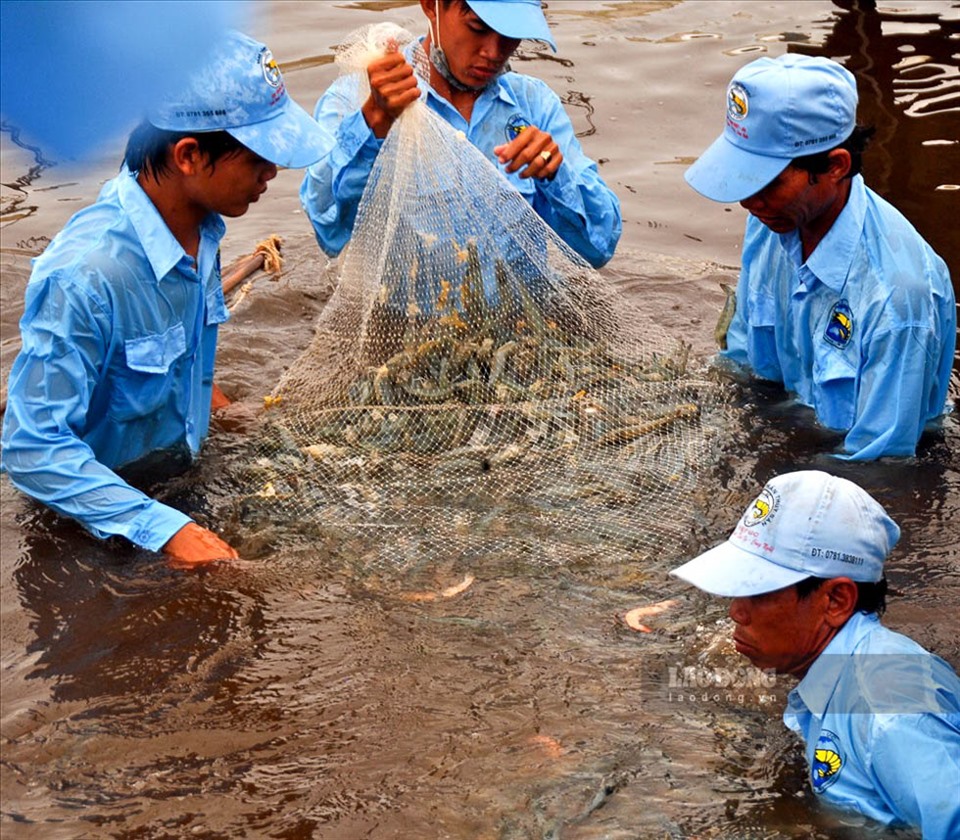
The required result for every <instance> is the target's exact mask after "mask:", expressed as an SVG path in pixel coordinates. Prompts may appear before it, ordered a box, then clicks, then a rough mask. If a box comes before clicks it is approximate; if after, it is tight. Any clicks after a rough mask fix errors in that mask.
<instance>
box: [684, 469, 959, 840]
mask: <svg viewBox="0 0 960 840" xmlns="http://www.w3.org/2000/svg"><path fill="white" fill-rule="evenodd" d="M899 537H900V529H899V528H898V527H897V525H896V523H895V522H894V521H893V520H892V519H890V517H889V516H887V514H886V512H885V511H884V509H883V508H882V507H881V506H880V505H879V504H878V503H877V502H876V501H875V500H874V499H873V498H872V497H871V496H870V495H869V494H868V493H866V492H865V491H864V490H862V489H861V488H860V487H858V486H857V485H856V484H854V483H853V482H851V481H847V480H846V479H843V478H837V477H834V476H830V475H828V474H827V473H824V472H820V471H817V470H807V471H800V472H794V473H787V474H785V475H781V476H777V477H776V478H773V479H771V480H770V481H769V482H768V483H767V485H766V486H765V487H764V488H763V490H762V491H761V493H760V495H759V496H758V497H757V498H756V500H755V501H754V502H753V503H752V504H751V505H750V506H749V507H748V508H747V509H746V511H744V514H743V516H742V517H741V519H740V522H739V523H738V525H737V527H736V529H735V530H734V531H733V533H732V534H731V535H730V538H729V539H728V540H727V541H726V542H724V543H722V544H721V545H718V546H716V547H715V548H712V549H710V550H709V551H707V552H705V553H704V554H701V555H700V556H699V557H696V558H694V559H693V560H691V561H690V562H689V563H686V564H684V565H683V566H680V567H679V568H677V569H674V570H673V571H672V572H671V574H672V575H675V576H676V577H678V578H680V579H681V580H684V581H686V582H687V583H692V584H693V585H694V586H696V587H698V588H700V589H703V590H705V591H706V592H709V593H711V594H712V595H720V596H723V597H728V598H732V599H733V600H732V601H731V602H730V618H731V619H733V622H734V624H735V625H736V629H735V630H734V633H733V640H734V643H735V645H736V648H737V650H738V651H739V652H740V653H741V654H743V655H744V656H746V657H747V658H748V659H749V660H750V661H751V662H752V663H753V664H754V665H755V666H756V667H757V668H761V669H773V670H775V671H776V672H777V673H780V674H791V675H793V676H795V677H798V678H799V679H800V683H799V684H798V685H797V686H796V688H794V689H793V690H792V691H791V692H790V695H789V698H788V701H787V709H786V711H785V712H784V715H783V720H784V723H785V724H786V725H787V726H788V727H789V728H790V729H792V730H794V731H795V732H797V733H798V734H799V735H800V736H801V737H802V738H803V739H804V741H805V743H806V755H807V762H808V764H809V767H810V784H811V786H812V788H813V792H814V793H815V794H816V795H817V796H819V797H821V798H822V799H823V800H824V801H825V802H829V803H830V804H832V805H834V806H836V807H838V808H841V809H846V810H852V811H856V812H858V813H862V814H864V815H866V816H868V817H870V818H872V819H874V820H878V821H880V822H882V823H884V824H887V825H898V824H907V825H911V826H916V827H918V828H921V829H922V831H923V837H924V840H949V838H956V837H960V795H958V794H960V679H958V678H957V675H956V673H955V672H954V671H953V670H952V669H951V668H950V666H949V665H948V664H947V663H946V662H944V661H943V660H942V659H940V658H939V657H936V656H934V655H932V654H930V653H928V652H927V651H926V650H924V649H923V648H922V647H920V645H918V644H917V643H916V642H914V641H912V640H911V639H908V638H907V637H906V636H903V635H901V634H899V633H894V632H892V631H891V630H888V629H887V628H885V627H884V626H883V625H881V624H880V619H879V615H880V614H881V613H882V612H883V610H884V607H885V593H886V588H887V586H886V579H885V578H884V575H883V564H884V561H885V559H886V557H887V555H888V554H889V553H890V550H891V549H892V548H893V546H894V545H896V542H897V540H898V539H899Z"/></svg>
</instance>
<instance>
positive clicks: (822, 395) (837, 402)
mask: <svg viewBox="0 0 960 840" xmlns="http://www.w3.org/2000/svg"><path fill="white" fill-rule="evenodd" d="M813 384H814V395H813V396H814V410H815V411H816V412H817V419H818V420H819V421H820V423H821V424H822V425H824V426H826V427H827V428H828V429H835V430H838V431H847V430H849V429H850V428H851V427H852V426H853V422H854V420H855V419H856V415H857V368H856V366H855V365H854V364H853V363H852V362H851V361H850V360H849V359H848V358H847V357H846V355H845V354H843V353H841V352H840V351H837V350H834V349H833V348H832V347H831V348H829V349H825V350H824V351H821V353H819V354H818V356H817V360H816V363H815V364H814V368H813Z"/></svg>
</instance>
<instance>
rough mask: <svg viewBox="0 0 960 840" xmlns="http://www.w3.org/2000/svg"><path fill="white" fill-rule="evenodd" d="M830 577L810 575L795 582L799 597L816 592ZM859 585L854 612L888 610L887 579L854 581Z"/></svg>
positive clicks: (879, 612)
mask: <svg viewBox="0 0 960 840" xmlns="http://www.w3.org/2000/svg"><path fill="white" fill-rule="evenodd" d="M828 580H829V578H821V577H808V578H804V579H803V580H801V581H800V582H799V583H797V584H794V585H795V586H796V587H797V597H798V598H799V599H800V600H803V599H804V598H806V597H808V596H809V595H810V594H811V593H813V592H816V591H817V590H818V589H819V588H820V587H821V586H823V584H825V583H826V582H827V581H828ZM854 584H856V587H857V603H856V605H855V606H854V608H853V611H854V612H863V613H876V614H877V615H883V614H884V612H886V610H887V579H886V578H885V577H882V578H880V580H878V581H877V582H876V583H864V582H862V581H856V580H855V581H854Z"/></svg>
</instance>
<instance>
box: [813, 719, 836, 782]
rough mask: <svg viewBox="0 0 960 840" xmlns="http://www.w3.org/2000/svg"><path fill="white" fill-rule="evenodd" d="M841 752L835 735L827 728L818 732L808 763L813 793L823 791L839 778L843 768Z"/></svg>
mask: <svg viewBox="0 0 960 840" xmlns="http://www.w3.org/2000/svg"><path fill="white" fill-rule="evenodd" d="M843 761H844V758H843V752H842V751H841V749H840V743H839V740H838V739H837V736H836V735H834V734H833V733H832V732H830V731H829V730H827V729H824V730H822V731H821V732H820V737H819V738H817V745H816V747H815V748H814V750H813V761H812V762H811V763H810V782H811V784H812V785H813V792H814V793H823V792H824V791H825V790H826V789H827V788H828V787H830V785H832V784H833V783H834V782H835V781H836V780H837V779H839V778H840V771H841V770H843Z"/></svg>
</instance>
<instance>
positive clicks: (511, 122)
mask: <svg viewBox="0 0 960 840" xmlns="http://www.w3.org/2000/svg"><path fill="white" fill-rule="evenodd" d="M529 127H530V120H528V119H527V118H526V117H525V116H524V115H523V114H514V115H513V116H511V117H510V119H508V120H507V125H506V127H505V130H504V134H505V135H506V137H507V142H508V143H510V142H512V141H514V140H516V139H517V138H518V137H519V136H520V133H521V132H522V131H523V130H524V129H526V128H529Z"/></svg>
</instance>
